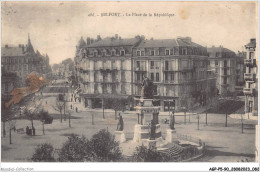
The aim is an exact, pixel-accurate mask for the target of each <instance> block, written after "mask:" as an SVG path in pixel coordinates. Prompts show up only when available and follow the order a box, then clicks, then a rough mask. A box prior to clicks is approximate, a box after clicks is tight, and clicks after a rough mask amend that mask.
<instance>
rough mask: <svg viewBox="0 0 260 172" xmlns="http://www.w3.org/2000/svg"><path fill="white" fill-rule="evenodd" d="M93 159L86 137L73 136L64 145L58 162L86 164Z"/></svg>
mask: <svg viewBox="0 0 260 172" xmlns="http://www.w3.org/2000/svg"><path fill="white" fill-rule="evenodd" d="M92 157H93V156H92V155H91V146H90V142H89V141H88V140H87V139H86V138H85V137H84V136H82V137H78V136H76V135H75V134H72V135H71V136H69V137H68V140H67V141H66V142H65V143H64V144H63V146H62V148H61V151H60V153H59V158H58V161H61V162H84V161H91V160H92Z"/></svg>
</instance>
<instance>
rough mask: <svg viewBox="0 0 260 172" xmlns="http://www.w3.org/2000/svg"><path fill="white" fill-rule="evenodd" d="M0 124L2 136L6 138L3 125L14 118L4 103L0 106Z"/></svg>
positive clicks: (12, 112) (11, 111)
mask: <svg viewBox="0 0 260 172" xmlns="http://www.w3.org/2000/svg"><path fill="white" fill-rule="evenodd" d="M1 111H2V112H1V122H2V123H3V136H4V137H5V136H6V129H5V124H6V122H8V121H9V120H11V119H13V117H14V113H15V112H14V111H13V109H11V107H9V108H7V107H5V105H4V103H2V106H1Z"/></svg>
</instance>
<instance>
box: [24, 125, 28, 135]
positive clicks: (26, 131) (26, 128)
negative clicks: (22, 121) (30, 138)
mask: <svg viewBox="0 0 260 172" xmlns="http://www.w3.org/2000/svg"><path fill="white" fill-rule="evenodd" d="M25 130H26V134H27V135H29V127H28V126H27V127H26V129H25Z"/></svg>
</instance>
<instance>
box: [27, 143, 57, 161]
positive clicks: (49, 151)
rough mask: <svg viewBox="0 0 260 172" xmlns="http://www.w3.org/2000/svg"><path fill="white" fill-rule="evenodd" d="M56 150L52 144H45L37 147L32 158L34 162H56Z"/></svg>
mask: <svg viewBox="0 0 260 172" xmlns="http://www.w3.org/2000/svg"><path fill="white" fill-rule="evenodd" d="M53 153H54V149H53V146H52V145H51V144H48V143H44V144H39V145H37V148H36V149H35V152H34V154H33V156H32V158H31V160H32V161H34V162H54V161H55V159H54V157H53Z"/></svg>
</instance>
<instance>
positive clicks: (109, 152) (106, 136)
mask: <svg viewBox="0 0 260 172" xmlns="http://www.w3.org/2000/svg"><path fill="white" fill-rule="evenodd" d="M90 142H91V148H92V152H93V155H94V156H95V157H94V159H95V161H103V162H107V161H118V160H120V159H122V153H121V150H120V148H119V143H118V142H116V141H115V137H114V135H112V134H110V133H109V132H108V131H106V130H105V129H103V130H100V131H99V132H98V133H97V134H94V135H93V137H92V138H91V140H90Z"/></svg>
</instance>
